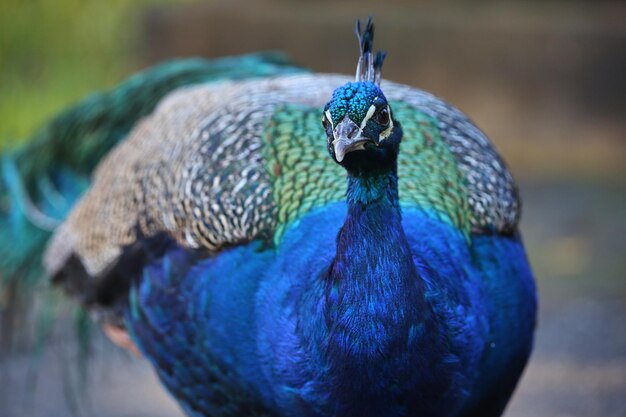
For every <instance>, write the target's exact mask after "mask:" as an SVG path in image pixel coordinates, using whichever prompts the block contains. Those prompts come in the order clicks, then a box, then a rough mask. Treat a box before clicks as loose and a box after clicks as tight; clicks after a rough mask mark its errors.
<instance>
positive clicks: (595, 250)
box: [0, 0, 626, 417]
mask: <svg viewBox="0 0 626 417" xmlns="http://www.w3.org/2000/svg"><path fill="white" fill-rule="evenodd" d="M7 1H9V0H7ZM10 1H11V2H15V3H16V6H15V8H14V10H15V11H14V12H13V16H11V15H7V14H5V15H4V23H5V24H4V29H0V31H2V30H4V31H5V32H4V34H7V33H8V34H12V36H18V38H15V39H14V38H8V37H6V36H5V37H4V39H0V61H2V65H3V73H2V77H0V92H1V94H0V124H1V125H2V126H0V129H4V130H0V133H1V137H0V144H1V143H2V141H3V140H6V139H7V138H9V139H11V140H17V139H18V138H20V137H22V135H25V134H27V133H28V132H30V131H32V129H34V127H35V126H36V123H38V122H39V121H40V120H43V119H44V118H45V117H47V116H48V115H49V114H51V113H52V111H53V110H54V109H59V108H61V107H62V106H63V105H66V104H67V103H68V102H70V101H71V100H74V99H76V98H77V97H79V96H80V95H81V94H83V93H84V92H86V91H89V90H90V89H93V88H104V87H106V86H109V85H112V83H113V81H115V80H117V79H120V78H121V76H122V74H125V73H128V72H129V71H130V69H131V68H139V67H142V66H145V65H149V64H151V63H153V62H155V61H158V60H161V59H164V58H167V57H172V56H185V55H196V54H201V55H205V56H218V55H229V54H235V53H241V52H248V51H254V50H259V49H280V50H285V51H287V52H288V53H289V54H290V55H291V56H293V57H294V58H295V59H296V60H297V62H299V63H300V64H302V65H306V66H309V67H311V68H314V69H316V70H321V71H338V72H347V73H350V72H352V71H353V66H354V62H355V61H354V56H355V54H356V46H355V45H356V44H355V41H354V39H353V38H352V32H351V25H352V24H353V23H352V22H353V20H354V18H355V17H356V16H361V17H364V16H366V15H367V14H368V13H373V14H374V15H375V17H376V22H377V30H378V33H377V35H379V36H377V44H378V45H379V46H381V47H384V48H386V49H388V50H389V53H390V55H389V58H388V62H387V63H386V64H385V76H386V77H388V78H390V79H393V80H397V81H401V82H406V83H409V84H412V85H416V86H419V87H421V88H425V89H428V90H431V91H433V92H435V93H436V94H438V95H440V96H443V97H444V98H446V99H447V100H449V101H450V102H451V103H453V104H455V105H457V106H459V107H460V108H461V109H462V110H464V111H465V112H467V113H468V114H469V115H470V116H471V117H472V118H473V119H474V120H475V121H476V122H477V124H478V125H479V126H480V127H481V128H482V129H484V130H485V131H486V132H487V134H488V135H489V136H490V137H491V138H492V139H493V140H494V142H495V143H496V144H497V146H498V148H499V149H500V151H501V153H502V154H503V156H504V157H505V159H506V160H507V161H508V162H509V165H510V166H511V169H512V170H513V172H514V173H515V175H516V177H517V178H518V180H519V182H520V185H521V192H522V197H523V200H524V211H523V219H522V232H523V234H524V238H525V241H526V247H527V250H528V255H529V258H530V261H531V264H532V266H533V268H534V271H535V274H536V277H537V282H538V286H539V294H540V315H539V327H538V329H537V337H536V347H535V352H534V354H533V357H532V359H531V362H530V365H529V367H528V368H527V370H526V373H525V375H524V378H523V380H522V382H521V385H520V387H519V389H518V390H517V392H516V395H515V397H514V399H513V401H512V402H511V404H510V406H509V409H508V410H507V413H506V414H505V415H506V416H507V417H590V416H603V417H623V416H625V415H626V402H625V401H624V396H625V395H626V326H625V325H624V318H625V317H626V119H625V118H624V114H626V77H625V76H624V74H626V54H624V51H626V26H625V25H624V24H623V22H625V21H626V5H624V4H622V3H620V2H606V1H604V2H597V1H595V2H594V1H577V2H567V3H565V2H532V1H506V2H480V6H475V4H476V3H475V2H437V3H432V4H431V3H428V4H427V3H425V2H418V3H415V2H409V1H402V0H395V1H390V2H385V3H384V4H383V3H382V2H376V1H363V2H358V3H356V2H341V3H339V2H329V1H323V0H318V1H305V0H301V1H293V0H292V1H288V0H260V1H257V2H254V3H252V2H244V1H242V0H237V1H229V2H228V1H217V0H215V1H208V2H204V3H202V4H196V3H189V2H185V4H184V5H182V6H181V5H180V4H179V3H180V2H176V3H177V4H176V5H175V6H172V5H169V6H162V5H160V6H152V7H149V8H144V7H143V6H144V5H145V4H148V3H149V1H148V0H142V1H141V2H138V3H137V5H134V6H129V4H130V3H132V2H125V1H123V0H115V2H114V4H113V6H114V9H115V10H117V12H116V13H118V15H115V14H114V13H113V14H111V15H107V14H103V15H102V19H101V20H99V21H98V19H97V17H98V15H99V14H102V13H104V12H103V11H102V9H101V8H100V6H98V5H97V4H96V3H95V2H92V1H87V2H86V3H85V4H86V6H85V5H82V6H81V5H79V4H78V2H75V0H62V2H59V4H63V5H65V7H67V8H68V10H70V9H71V8H72V7H74V8H76V10H77V12H76V13H77V15H76V16H77V17H76V18H75V19H74V20H77V21H76V22H73V19H72V18H71V13H70V12H66V14H64V13H65V12H64V13H61V12H59V13H57V14H56V15H54V14H53V16H52V17H50V14H49V12H50V11H53V10H55V8H54V7H53V6H52V5H51V3H46V2H45V1H39V2H35V3H33V4H34V5H28V6H24V5H20V4H21V3H23V2H17V1H16V0H10ZM37 4H39V6H37ZM5 5H6V4H5ZM140 6H141V7H140ZM38 7H39V8H38ZM25 8H26V9H25ZM6 10H8V9H6ZM31 12H32V14H33V15H32V16H30V15H28V13H31ZM119 14H124V16H125V17H124V18H122V17H120V16H119ZM7 16H9V17H8V18H7ZM68 16H69V17H68ZM11 18H13V20H16V21H19V22H21V26H23V28H22V29H23V30H13V31H11V30H9V29H7V26H6V23H7V22H9V21H10V19H11ZM18 18H19V19H18ZM1 19H2V18H1V17H0V23H1V22H2V20H1ZM29 19H32V22H38V23H41V24H42V26H43V27H44V28H45V29H46V30H48V33H47V34H45V35H46V36H49V37H50V39H51V42H50V43H51V44H52V45H53V50H54V52H49V53H48V55H45V54H40V53H39V51H40V50H44V49H45V48H46V42H45V41H46V40H47V38H46V36H40V38H41V39H40V38H36V39H35V38H33V39H30V38H28V39H29V40H28V42H25V43H23V45H24V50H23V51H21V50H20V48H19V42H18V40H16V39H20V38H19V35H20V34H22V33H25V31H26V32H28V31H27V30H26V29H28V28H29V27H30V26H37V25H35V24H34V23H31V20H29ZM54 19H57V20H59V19H61V20H63V19H66V20H68V22H70V23H71V24H69V23H68V24H67V25H66V27H65V29H63V30H61V29H59V33H65V32H68V33H69V34H67V33H66V35H67V36H70V35H71V36H73V37H72V38H71V39H70V38H68V39H67V40H63V38H60V37H59V38H58V39H57V38H55V35H56V34H55V31H56V29H54V26H53V24H52V21H53V20H54ZM132 19H135V20H132ZM91 21H98V22H99V23H98V24H97V25H95V27H96V28H97V31H95V32H94V31H92V30H91V26H92V25H90V24H89V22H91ZM46 22H47V23H46ZM72 22H73V23H72ZM130 22H132V23H130ZM43 23H46V24H43ZM46 25H48V26H46ZM129 25H130V27H128V26H129ZM2 26H3V25H0V27H2ZM24 28H26V29H24ZM107 28H109V29H107ZM111 28H112V29H111ZM114 31H117V32H115V33H114ZM76 33H79V34H80V36H83V40H82V41H81V40H80V39H78V38H76ZM0 34H2V32H0ZM285 34H289V36H285ZM32 36H33V37H36V34H32ZM59 36H60V35H59ZM90 36H91V37H93V39H91V38H90ZM0 38H2V37H0ZM3 42H4V43H3ZM81 42H82V43H81ZM121 43H123V45H120V44H121ZM9 44H11V45H12V46H11V47H9V46H7V45H9ZM7 51H8V52H7ZM16 51H17V52H16ZM29 51H30V52H29ZM15 54H17V55H15ZM64 54H67V56H69V57H70V59H69V63H68V64H67V66H66V67H63V66H61V65H62V64H61V63H58V64H54V65H50V66H49V67H50V68H52V69H51V70H45V68H48V66H47V65H44V63H46V62H48V61H47V60H48V59H52V58H50V56H52V57H53V58H54V57H56V59H57V60H58V61H62V58H63V57H64ZM99 55H102V56H99ZM15 56H19V57H21V58H20V59H19V60H18V61H19V63H20V64H19V65H14V66H11V65H9V66H8V67H7V64H6V63H7V62H9V61H7V59H6V58H7V57H15ZM55 62H56V61H55ZM101 62H102V63H103V64H102V65H100V64H99V63H101ZM5 68H6V71H5ZM33 68H34V69H33ZM77 68H78V69H77ZM103 68H104V69H103ZM90 71H92V72H90ZM59 73H61V75H59ZM83 73H84V74H86V75H80V74H83ZM25 74H26V75H25ZM50 74H51V75H50ZM63 74H64V75H63ZM29 77H30V78H29ZM17 79H19V82H18V83H17V84H15V85H13V84H7V83H13V82H14V81H15V80H17ZM59 80H61V81H59ZM74 81H75V83H73V82H74ZM50 86H53V87H50ZM39 94H40V95H41V97H43V98H42V99H41V100H38V99H39ZM39 101H40V102H41V103H40V104H42V106H40V107H37V104H38V103H39ZM14 103H16V104H14ZM12 109H13V110H15V112H14V113H11V110H12ZM14 115H15V117H16V118H17V121H16V122H15V123H14V118H13V116H14ZM31 119H32V121H31V122H30V123H31V125H28V121H29V120H31ZM27 125H28V126H27ZM66 332H67V329H63V328H61V329H60V330H59V331H58V332H57V333H56V337H55V338H54V339H53V340H52V342H51V343H50V346H49V348H48V349H47V350H46V352H45V354H44V356H43V358H42V360H41V371H40V373H39V374H38V383H37V384H36V385H35V384H33V383H32V382H33V381H32V379H29V378H30V377H29V375H30V374H29V373H28V369H29V367H30V359H29V358H30V357H29V356H28V355H25V354H16V355H14V356H11V357H7V358H4V359H0V360H1V361H2V362H0V417H13V416H20V417H21V416H29V415H30V416H35V417H40V416H41V417H61V416H68V415H71V413H70V409H71V407H69V406H68V404H71V401H70V402H69V403H68V401H66V399H65V396H66V392H67V390H66V388H65V387H66V384H65V382H66V381H67V380H68V379H72V380H74V381H77V379H76V378H77V375H76V374H75V372H70V371H68V369H67V367H65V366H63V363H67V362H69V363H72V362H73V361H74V359H75V355H76V353H75V352H73V350H72V349H71V348H68V347H67V344H66V343H64V340H65V338H66ZM96 339H97V340H96V343H95V355H94V358H93V359H92V360H91V361H90V362H89V379H90V381H91V383H90V384H88V386H89V387H90V388H88V389H89V390H90V395H88V396H87V397H88V398H90V401H89V402H88V403H81V404H79V405H78V408H79V409H80V410H82V413H83V415H89V416H98V417H122V416H124V417H144V416H145V417H148V416H152V417H174V416H181V415H182V414H181V413H180V411H178V409H177V406H176V405H175V404H174V403H173V401H172V400H171V399H170V398H169V396H168V395H167V394H165V393H164V392H163V389H162V388H161V386H160V384H159V383H158V381H156V378H155V377H154V375H153V373H152V370H151V369H150V367H149V365H148V364H147V363H146V362H145V361H143V360H137V359H136V358H132V357H129V356H127V355H125V354H123V353H121V352H119V351H118V350H116V349H115V348H113V347H112V346H110V345H109V344H108V342H106V341H105V340H103V339H101V338H96ZM75 385H76V383H75ZM78 385H79V386H83V385H84V384H81V383H80V382H79V383H78Z"/></svg>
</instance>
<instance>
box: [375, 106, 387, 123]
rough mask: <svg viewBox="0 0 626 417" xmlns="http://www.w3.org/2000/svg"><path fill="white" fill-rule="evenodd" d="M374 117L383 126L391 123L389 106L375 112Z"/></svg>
mask: <svg viewBox="0 0 626 417" xmlns="http://www.w3.org/2000/svg"><path fill="white" fill-rule="evenodd" d="M373 119H374V121H376V123H379V124H381V125H383V126H386V125H388V124H389V109H388V108H387V107H383V108H382V109H380V110H379V111H377V112H376V113H374V116H373Z"/></svg>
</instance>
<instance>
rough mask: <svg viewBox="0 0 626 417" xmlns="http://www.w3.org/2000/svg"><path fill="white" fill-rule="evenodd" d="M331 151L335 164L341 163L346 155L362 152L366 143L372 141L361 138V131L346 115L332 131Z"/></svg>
mask: <svg viewBox="0 0 626 417" xmlns="http://www.w3.org/2000/svg"><path fill="white" fill-rule="evenodd" d="M333 136H334V138H335V140H333V143H332V145H333V149H334V150H335V158H336V159H337V162H341V161H343V158H344V157H345V156H346V154H348V153H350V152H352V151H362V150H364V149H365V144H366V143H367V142H371V143H374V141H373V140H371V139H370V138H367V137H365V136H363V134H362V132H361V129H360V128H359V127H358V126H357V125H356V123H354V122H353V121H352V120H350V118H349V117H348V115H346V116H345V117H344V118H343V120H342V121H341V122H339V123H338V124H337V126H335V129H334V130H333Z"/></svg>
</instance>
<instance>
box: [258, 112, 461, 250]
mask: <svg viewBox="0 0 626 417" xmlns="http://www.w3.org/2000/svg"><path fill="white" fill-rule="evenodd" d="M391 107H392V109H393V112H394V116H395V118H396V119H397V120H399V121H400V123H401V124H402V129H403V131H404V136H403V140H402V145H401V146H402V151H401V152H400V155H399V157H398V177H399V192H400V202H401V204H402V205H403V206H405V207H417V208H421V209H423V210H424V211H425V212H426V213H428V214H429V215H433V216H436V217H437V218H439V219H441V220H442V221H445V222H447V223H450V224H453V225H454V226H456V227H457V228H459V229H460V230H461V231H462V232H463V233H464V234H465V236H466V237H468V239H469V233H470V228H471V225H470V208H469V204H468V192H467V187H466V186H465V185H464V180H463V175H462V173H461V172H460V171H459V169H458V165H457V162H456V160H455V158H454V155H453V154H452V152H451V151H450V149H449V147H448V145H447V144H446V143H445V141H444V140H443V139H442V137H441V134H440V132H439V129H438V128H437V123H436V121H435V120H433V119H432V118H431V117H430V116H428V115H426V114H424V113H422V112H419V111H417V110H416V109H415V108H414V107H412V106H410V105H408V104H406V103H404V102H399V101H395V102H392V103H391ZM320 119H321V114H320V110H319V109H318V108H315V107H306V106H301V105H285V106H281V107H279V108H277V109H276V111H275V112H274V115H273V116H272V118H271V120H270V121H269V122H268V124H267V127H266V134H265V135H264V138H265V141H264V146H263V158H264V161H265V167H266V170H267V172H268V174H269V177H270V180H271V181H272V190H273V198H274V201H275V204H276V205H277V208H278V224H277V226H276V230H275V233H274V242H275V243H276V244H278V243H279V242H280V239H281V237H282V235H283V233H284V231H285V229H286V228H287V227H288V226H289V225H290V224H292V223H293V222H295V221H296V220H297V219H299V218H301V217H302V216H303V215H305V214H306V213H308V212H309V211H311V210H313V209H314V208H316V207H321V206H323V205H325V204H328V203H333V202H338V201H343V200H344V199H345V190H346V184H345V171H344V170H343V168H341V167H340V166H339V165H338V164H336V163H335V162H333V161H332V159H331V158H329V156H328V154H327V152H326V146H325V144H326V134H325V132H324V129H323V128H322V124H321V122H320Z"/></svg>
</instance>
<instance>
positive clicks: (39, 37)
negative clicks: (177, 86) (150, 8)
mask: <svg viewBox="0 0 626 417" xmlns="http://www.w3.org/2000/svg"><path fill="white" fill-rule="evenodd" d="M159 1H160V2H164V1H166V0H109V1H99V0H29V1H22V0H2V2H0V67H1V70H0V149H1V148H4V147H5V146H6V145H8V144H9V143H13V142H15V141H19V140H22V139H24V138H26V137H28V136H30V135H31V134H32V133H33V132H34V130H35V129H36V128H37V127H39V126H41V125H42V124H43V123H44V121H45V120H47V119H49V118H50V117H51V116H52V115H54V114H55V113H57V112H58V111H60V110H61V109H62V108H64V107H65V106H67V105H69V104H71V103H73V102H75V101H76V100H78V99H79V98H81V97H82V96H84V95H85V94H87V93H88V92H90V91H93V90H98V89H102V88H105V87H109V86H111V85H113V84H114V83H116V82H117V81H119V80H120V79H122V78H123V76H124V74H127V73H128V72H130V71H131V69H132V67H133V66H134V65H136V63H135V62H132V61H133V60H132V59H131V56H132V52H133V51H132V48H133V47H134V46H135V47H136V45H135V43H134V42H133V40H134V39H135V37H136V36H135V35H136V33H137V20H138V19H137V16H138V12H139V11H140V10H141V9H142V8H143V7H145V6H146V5H148V4H150V3H156V2H159Z"/></svg>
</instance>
